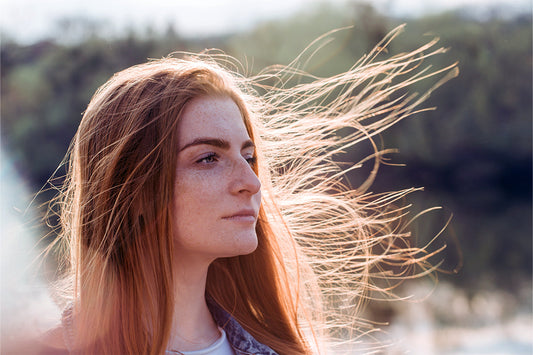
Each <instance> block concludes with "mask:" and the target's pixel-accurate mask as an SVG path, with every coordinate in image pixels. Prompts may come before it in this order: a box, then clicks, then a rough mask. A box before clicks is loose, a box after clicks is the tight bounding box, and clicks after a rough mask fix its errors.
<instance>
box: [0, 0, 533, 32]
mask: <svg viewBox="0 0 533 355" xmlns="http://www.w3.org/2000/svg"><path fill="white" fill-rule="evenodd" d="M317 2H319V1H318V0H262V1H254V0H83V1H81V0H0V29H1V30H2V32H3V33H4V34H6V33H7V34H8V35H9V36H10V37H12V38H14V39H17V40H19V41H22V42H33V41H35V40H37V39H40V38H43V37H50V36H53V34H54V33H57V30H58V27H57V21H58V20H60V19H65V18H88V19H91V20H101V21H102V23H103V24H105V27H104V30H107V31H109V33H111V34H112V33H118V32H120V31H121V30H123V29H125V28H145V27H146V26H147V25H151V26H152V28H154V29H155V30H161V29H163V28H166V27H167V26H168V24H169V23H172V24H173V25H174V27H175V28H176V30H177V31H178V32H179V33H180V34H182V35H185V36H195V35H200V36H203V35H212V34H223V33H228V32H232V31H236V30H241V29H245V28H249V27H251V26H252V25H253V24H255V23H257V22H259V21H261V20H265V19H272V18H279V17H282V16H289V15H291V14H293V13H294V12H296V11H298V10H300V9H302V8H303V7H306V6H310V5H312V3H317ZM327 2H330V3H343V2H346V0H329V1H327ZM372 3H373V4H375V5H376V7H378V8H380V9H381V10H383V11H390V12H392V13H393V14H395V15H402V16H405V15H411V16H413V15H418V14H422V13H428V12H437V11H441V10H446V9H450V8H454V7H459V6H465V5H466V6H475V7H478V8H479V9H480V11H482V10H483V8H486V7H487V6H489V5H491V4H495V3H505V4H506V5H505V6H506V7H508V8H509V9H512V10H513V11H517V10H518V11H531V0H373V1H372ZM103 26H104V25H103Z"/></svg>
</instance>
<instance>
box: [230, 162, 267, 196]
mask: <svg viewBox="0 0 533 355" xmlns="http://www.w3.org/2000/svg"><path fill="white" fill-rule="evenodd" d="M232 180H233V181H232V186H231V190H232V192H233V193H248V194H250V195H255V194H256V193H258V192H259V191H260V190H261V182H260V181H259V178H258V177H257V175H256V174H255V171H254V170H253V169H252V167H251V166H250V164H249V163H248V161H247V160H246V159H244V158H243V159H242V160H240V161H239V162H237V163H235V165H234V169H233V179H232Z"/></svg>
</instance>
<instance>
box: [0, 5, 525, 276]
mask: <svg viewBox="0 0 533 355" xmlns="http://www.w3.org/2000/svg"><path fill="white" fill-rule="evenodd" d="M403 22H405V21H404V20H403V19H396V18H388V17H385V16H384V15H382V14H380V13H378V12H377V11H376V10H375V9H374V8H372V6H370V5H362V4H353V5H349V6H348V7H343V8H336V7H330V6H325V5H323V6H322V7H319V8H313V9H309V10H307V11H305V12H302V13H300V14H298V15H297V16H294V17H292V18H289V19H284V20H282V21H274V22H268V23H263V24H261V25H259V26H257V27H256V28H255V29H254V30H252V31H250V32H246V33H238V34H235V35H233V36H224V37H212V38H202V39H190V38H184V37H182V36H180V34H179V33H177V32H176V31H175V30H174V29H173V28H172V27H171V26H169V28H168V30H167V31H166V33H165V34H162V35H161V34H156V33H154V32H152V31H150V30H148V29H147V30H146V31H143V32H134V31H131V32H130V33H128V34H124V35H123V36H122V37H119V38H115V39H106V38H102V37H101V36H100V34H99V32H98V25H97V23H92V22H91V21H90V20H84V21H77V20H72V21H68V20H65V21H63V22H62V23H60V24H58V26H59V27H60V28H61V29H62V31H61V35H59V36H58V38H56V39H53V40H45V41H40V42H38V43H35V44H32V45H20V44H18V43H16V42H14V41H12V40H9V38H4V39H3V40H2V44H1V103H2V105H1V118H2V131H1V138H2V142H3V143H2V149H3V150H5V151H7V154H8V155H10V156H11V158H12V159H14V161H15V164H16V167H17V169H18V170H19V172H20V173H22V175H23V176H25V177H27V178H28V179H29V181H30V182H31V185H32V186H33V188H34V191H38V190H39V189H40V188H41V187H42V186H43V185H44V184H45V182H46V181H47V179H48V178H49V177H50V176H51V175H52V173H53V172H54V170H55V169H56V167H57V166H58V165H59V164H60V162H61V160H62V158H63V156H64V154H65V152H66V150H67V147H68V144H69V142H70V140H71V138H72V137H73V135H74V132H75V130H76V128H77V125H78V123H79V121H80V118H81V114H82V112H83V111H84V109H85V107H86V105H87V103H88V102H89V100H90V98H91V96H92V94H93V93H94V91H95V90H96V89H97V88H98V86H100V85H101V84H103V83H104V82H105V81H106V80H107V79H108V78H109V77H110V76H111V75H112V74H113V73H114V72H116V71H118V70H121V69H124V68H126V67H128V66H131V65H134V64H138V63H142V62H145V61H146V59H147V58H159V57H162V56H165V55H167V54H169V53H171V52H174V51H199V50H203V49H204V48H212V47H215V48H219V49H222V50H223V51H225V52H226V53H228V54H230V55H233V56H235V57H237V58H238V59H240V60H241V61H242V62H243V63H248V64H247V66H246V67H247V70H248V71H249V72H251V73H254V72H257V71H258V70H260V69H261V68H263V67H264V66H266V65H270V64H276V63H282V64H287V63H289V62H290V61H291V60H292V59H294V58H295V57H296V56H297V55H298V54H299V53H300V52H301V51H302V50H303V49H304V48H305V47H306V45H307V44H309V43H310V42H311V41H312V40H313V39H315V38H316V37H318V36H319V35H321V34H323V33H325V32H327V31H329V30H331V29H334V28H339V27H343V26H348V25H353V27H352V28H350V29H346V30H344V31H341V32H339V33H338V34H337V35H336V37H337V40H336V41H335V42H334V43H332V44H331V45H330V46H328V47H327V48H326V49H325V50H323V51H322V52H321V54H320V55H318V56H317V57H316V58H315V60H313V61H312V62H311V63H310V65H309V66H308V68H307V69H308V70H309V71H310V72H311V73H313V74H316V75H322V76H323V75H333V74H336V73H339V72H342V71H345V70H346V69H348V68H349V67H350V66H351V65H353V64H354V63H355V61H356V60H357V59H359V58H360V57H361V56H362V55H364V54H365V53H368V52H369V51H370V49H371V48H372V47H373V46H374V45H375V44H377V43H378V42H379V40H380V39H381V38H382V37H383V36H384V35H385V34H386V33H387V32H389V31H390V30H391V29H393V28H395V27H396V26H397V25H398V24H401V23H403ZM531 28H532V18H531V15H529V14H528V15H520V16H516V17H513V18H499V17H498V15H497V13H493V14H492V16H490V17H489V18H487V19H484V20H479V19H475V18H473V17H471V16H468V15H467V14H465V13H461V12H450V13H443V14H440V15H433V16H431V17H422V18H417V19H409V20H408V21H407V28H406V31H405V32H404V33H403V34H402V35H401V36H399V37H398V38H397V39H396V40H395V41H394V42H393V43H392V46H391V48H390V50H389V51H390V53H391V54H396V53H399V52H402V51H407V50H410V49H414V48H415V47H418V46H420V45H421V44H423V43H425V42H427V41H429V40H430V39H431V38H432V37H434V36H438V37H440V39H441V40H440V43H439V45H442V46H444V47H449V48H450V50H449V52H448V53H447V54H445V55H440V56H438V57H436V58H433V59H431V60H428V61H427V64H428V65H429V64H431V65H434V66H436V67H444V66H446V65H449V64H451V63H453V62H455V61H459V67H460V70H461V74H460V76H459V77H458V78H457V79H454V80H453V81H451V82H449V83H447V84H446V85H444V86H443V87H442V88H440V89H439V90H438V91H437V92H436V93H434V94H433V95H432V96H431V98H430V99H429V100H428V102H427V103H426V104H425V105H424V106H425V107H432V106H436V107H438V109H437V110H436V111H431V112H425V113H423V114H419V115H416V116H415V118H413V119H409V120H406V121H404V122H401V123H400V124H398V125H397V126H396V127H393V128H392V129H390V130H389V131H388V132H386V133H385V134H383V141H384V145H385V147H387V148H392V147H397V148H399V149H400V154H399V155H397V156H395V158H394V162H395V163H405V164H407V166H406V167H387V166H384V167H383V168H382V169H381V171H380V175H379V178H378V179H377V181H376V183H375V185H374V187H373V190H374V191H388V190H394V189H399V188H403V187H409V186H424V187H425V188H426V192H424V193H422V194H416V196H414V197H413V198H414V199H415V200H416V202H417V206H420V207H419V208H424V207H430V206H433V205H443V206H445V207H446V210H447V211H451V212H453V214H454V218H453V222H452V225H451V228H450V230H451V231H452V232H453V235H455V236H457V240H458V241H459V244H460V248H461V249H460V250H461V251H462V254H463V259H462V262H463V263H464V267H463V269H462V270H461V271H460V273H459V275H457V276H453V277H452V278H451V279H450V280H451V281H452V282H455V283H460V284H464V285H470V286H475V285H481V284H484V283H490V284H498V285H508V286H509V287H513V285H514V284H515V283H518V282H519V281H520V280H521V279H522V278H526V279H530V278H531V265H532V246H531V243H532V238H531V236H532V230H531V216H532V209H531V196H532V191H531V181H532V175H531V169H532V166H531V161H532V149H531V134H532V103H531V98H532V87H531V78H532V45H531V43H532V34H531ZM420 90H423V87H420ZM354 160H358V158H357V159H356V158H355V157H354ZM357 178H358V177H357V176H354V177H353V179H354V181H357ZM354 185H355V186H357V183H354ZM43 196H45V197H46V195H43ZM429 221H430V222H431V219H429ZM430 224H431V223H430ZM438 224H439V225H442V222H441V221H438ZM421 228H423V227H421ZM422 234H424V233H422ZM429 234H431V233H429ZM449 242H451V245H452V247H451V248H450V251H449V259H451V261H449V265H448V266H449V268H454V267H455V265H456V264H460V263H461V260H460V259H461V257H460V255H459V254H460V253H459V252H458V251H457V248H456V244H457V243H456V240H455V239H453V238H452V239H450V240H449Z"/></svg>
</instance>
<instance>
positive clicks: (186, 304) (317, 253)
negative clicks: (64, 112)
mask: <svg viewBox="0 0 533 355" xmlns="http://www.w3.org/2000/svg"><path fill="white" fill-rule="evenodd" d="M396 33H397V31H395V32H393V33H391V34H390V35H389V36H388V37H387V38H386V39H385V40H384V42H382V43H380V45H379V46H378V47H377V49H376V50H374V51H373V52H372V53H371V54H370V55H369V56H368V57H367V58H366V59H365V60H363V61H362V62H360V63H359V64H358V66H356V67H354V68H353V69H351V70H350V71H348V72H346V73H344V74H341V75H339V76H336V77H333V78H327V79H316V78H312V79H313V80H312V81H311V82H310V83H300V84H297V85H296V86H293V87H292V88H290V89H287V88H285V84H286V82H288V81H289V80H292V79H293V78H294V76H295V75H296V76H300V77H304V76H305V74H304V73H301V72H299V71H298V70H296V69H294V68H293V67H285V68H281V69H280V68H279V67H275V68H270V69H268V70H266V71H264V72H262V73H261V74H260V75H259V76H257V77H255V78H252V79H246V78H243V77H241V76H239V75H237V74H234V73H232V72H231V71H229V70H227V69H224V68H223V67H222V65H221V64H219V63H222V62H224V61H227V60H228V58H226V57H224V58H222V60H218V61H217V58H216V56H209V55H198V56H191V57H187V58H185V59H163V60H158V61H151V62H148V63H146V64H142V65H138V66H135V67H132V68H129V69H126V70H124V71H122V72H119V73H117V74H115V75H114V76H113V77H112V78H111V79H110V80H109V81H108V82H107V83H106V84H104V85H103V86H102V87H101V88H100V89H99V90H98V91H97V93H96V94H95V96H94V97H93V98H92V100H91V102H90V104H89V106H88V108H87V110H86V112H85V114H84V116H83V119H82V121H81V123H80V126H79V129H78V131H77V133H76V136H75V138H74V140H73V143H72V146H71V149H70V162H69V166H68V168H69V170H68V176H67V177H68V179H67V181H66V183H65V189H64V191H63V194H62V200H61V202H60V203H61V204H60V207H61V221H62V234H61V237H62V238H61V239H60V240H61V241H62V242H64V243H66V246H67V248H66V249H67V250H68V251H69V259H68V260H69V262H68V265H67V269H68V271H67V274H68V276H69V277H68V278H67V281H66V283H65V289H66V293H65V294H66V295H68V302H67V303H66V305H65V312H64V314H63V322H62V326H61V327H60V328H58V329H56V330H55V331H54V332H51V333H50V335H49V339H48V342H49V343H51V344H52V345H53V346H54V347H56V348H58V349H64V350H66V351H67V352H71V353H76V354H77V353H80V354H163V353H167V354H176V353H177V354H181V353H183V354H187V353H188V352H191V354H192V353H194V354H200V353H201V354H204V353H205V354H250V353H253V354H275V353H278V354H307V353H312V352H315V351H316V352H318V351H323V350H324V349H323V343H322V341H323V339H326V336H327V335H329V338H328V339H330V340H331V339H333V338H335V337H343V338H347V339H350V338H351V339H354V337H353V336H350V334H351V332H352V331H357V330H358V329H359V328H358V327H359V326H360V325H361V324H358V323H357V320H356V319H357V318H356V317H355V314H356V311H357V310H358V308H359V307H360V305H361V304H362V303H363V302H364V300H365V293H366V292H367V291H369V290H370V291H384V292H387V291H386V290H382V289H380V288H379V287H378V286H377V283H376V282H373V281H372V282H371V279H370V277H371V275H372V274H371V272H376V271H377V273H375V275H376V277H378V278H379V277H383V276H384V274H385V273H387V272H389V273H390V272H392V271H395V272H398V273H400V275H401V277H403V276H405V272H406V268H411V267H413V266H415V265H419V266H421V267H423V268H427V265H426V260H427V257H428V255H426V254H425V253H424V250H423V249H418V248H415V247H413V246H411V243H410V242H409V240H408V233H407V232H406V231H405V230H404V229H402V226H401V224H400V223H398V222H399V220H400V215H401V214H402V210H401V209H399V210H398V209H394V208H391V207H390V206H392V204H393V203H394V202H395V201H397V200H398V199H399V198H401V197H402V196H404V195H405V194H406V193H408V192H409V191H402V192H398V193H394V194H388V195H384V196H377V197H372V196H371V195H369V194H367V193H365V191H366V189H367V188H368V186H370V184H371V181H372V179H373V177H374V176H375V173H376V171H377V167H378V165H379V162H380V160H381V157H382V155H383V154H384V153H386V152H379V151H377V150H376V153H375V154H374V155H373V158H374V159H375V163H374V169H373V171H372V173H371V176H370V177H369V178H368V180H367V181H366V182H365V183H364V184H362V185H361V186H360V187H359V188H358V189H351V188H349V187H347V186H346V185H345V184H343V182H342V179H343V175H344V173H346V171H348V170H351V169H352V168H348V169H346V168H342V167H341V164H340V163H338V162H337V161H336V160H334V159H333V158H334V157H336V156H337V154H339V153H341V152H342V151H343V150H345V149H346V148H348V147H350V146H352V145H354V144H356V143H358V142H360V141H362V140H365V139H369V138H370V137H371V136H372V135H374V134H377V133H379V132H381V131H382V130H383V129H384V128H386V127H388V126H390V125H392V124H394V123H395V122H397V121H398V120H400V119H402V118H404V117H407V116H408V115H410V114H411V113H412V112H413V110H414V108H415V107H416V106H417V105H418V104H419V103H420V102H422V101H423V100H424V98H425V97H427V95H429V93H427V94H426V95H423V96H422V97H420V98H417V99H413V97H407V98H402V97H400V98H398V99H389V98H390V97H394V96H395V94H397V93H399V92H401V90H402V89H403V88H405V87H407V86H409V85H411V84H413V83H414V82H417V81H418V80H421V79H423V78H425V77H427V76H431V75H435V74H438V73H448V75H447V76H445V77H444V78H443V79H441V81H439V82H438V83H437V84H436V85H435V87H436V86H437V85H439V84H440V83H441V82H443V81H445V80H447V79H449V77H451V76H453V75H455V74H456V69H454V67H453V66H452V67H448V68H445V69H442V70H440V71H436V72H433V73H431V74H427V75H425V76H423V75H420V74H414V72H413V70H414V69H415V68H417V67H418V66H419V65H420V63H421V61H422V60H423V58H424V57H426V56H428V55H431V54H436V53H440V52H442V51H443V50H442V49H438V50H436V51H433V52H432V53H430V54H426V53H425V52H426V51H427V50H428V49H429V48H430V47H431V46H432V45H433V44H434V42H430V43H428V44H427V45H426V46H423V47H422V48H420V49H418V50H416V51H413V52H411V53H403V54H401V55H398V56H394V57H391V58H389V59H386V60H382V61H375V62H373V60H375V57H376V56H377V55H378V54H379V53H380V51H381V49H382V48H384V47H385V46H386V45H387V44H388V42H389V41H390V40H391V39H392V37H394V35H395V34H396ZM218 59H221V58H218ZM299 60H300V61H303V60H302V58H300V59H299ZM403 75H407V78H406V77H402V76H403ZM395 78H401V79H402V81H401V84H397V83H396V84H394V85H393V84H391V82H394V80H393V79H395ZM272 82H277V83H276V84H275V85H271V84H269V83H272ZM254 89H256V90H262V91H266V93H265V94H264V95H262V96H261V97H259V95H257V94H256V92H255V91H254ZM265 89H266V90H265ZM333 95H334V96H333ZM347 129H351V130H350V131H349V132H348V133H347V134H346V132H347V131H346V130H347ZM340 130H344V133H345V134H344V135H342V136H341V135H337V134H336V133H337V132H339V131H340ZM380 248H381V249H380ZM376 250H380V251H379V253H377V254H375V253H376ZM383 265H393V266H394V267H388V268H387V270H383V269H382V266H383ZM380 270H381V271H382V272H381V271H380ZM394 277H395V276H394V275H392V278H394ZM67 288H68V289H67ZM339 329H340V330H341V331H344V332H345V333H344V334H340V333H339ZM346 331H348V333H350V334H346ZM356 335H357V334H356ZM202 349H203V350H204V352H200V350H202ZM321 349H322V350H321ZM210 351H211V352H210Z"/></svg>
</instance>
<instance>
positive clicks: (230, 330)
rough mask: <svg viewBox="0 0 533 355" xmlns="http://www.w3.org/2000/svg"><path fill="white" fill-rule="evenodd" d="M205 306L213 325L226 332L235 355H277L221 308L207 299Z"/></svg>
mask: <svg viewBox="0 0 533 355" xmlns="http://www.w3.org/2000/svg"><path fill="white" fill-rule="evenodd" d="M207 306H208V307H209V311H210V312H211V315H212V316H213V319H214V320H215V323H217V325H218V326H219V327H220V328H223V329H224V331H225V332H226V336H227V337H228V340H229V342H230V344H231V346H232V347H233V350H234V351H235V353H236V354H237V355H249V354H254V355H278V354H277V353H276V352H275V351H274V350H272V349H271V348H269V347H268V346H266V345H265V344H261V343H260V342H258V341H257V340H255V339H254V337H253V336H252V335H251V334H250V333H248V332H247V331H246V330H244V328H243V327H242V326H241V325H240V324H239V323H238V322H237V321H236V320H235V318H233V317H232V316H231V315H230V314H229V313H228V312H226V311H225V310H224V309H222V307H220V306H219V305H218V304H216V303H215V302H214V301H213V300H212V299H210V298H209V297H207Z"/></svg>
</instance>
